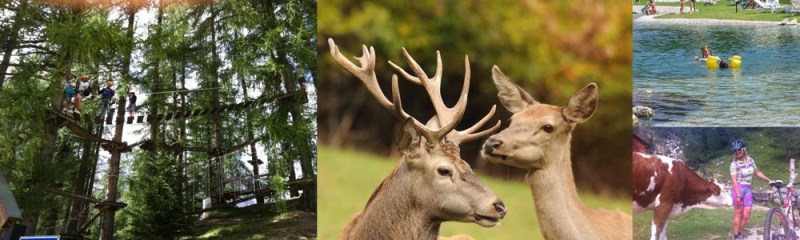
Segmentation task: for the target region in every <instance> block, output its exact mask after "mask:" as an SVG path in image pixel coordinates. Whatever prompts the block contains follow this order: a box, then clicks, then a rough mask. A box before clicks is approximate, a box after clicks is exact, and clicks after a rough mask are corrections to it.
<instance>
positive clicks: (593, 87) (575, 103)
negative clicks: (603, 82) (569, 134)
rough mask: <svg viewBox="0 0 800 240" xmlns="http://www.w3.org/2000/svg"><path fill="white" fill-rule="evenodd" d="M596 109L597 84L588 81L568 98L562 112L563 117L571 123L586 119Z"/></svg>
mask: <svg viewBox="0 0 800 240" xmlns="http://www.w3.org/2000/svg"><path fill="white" fill-rule="evenodd" d="M595 109H597V84H595V83H589V85H586V87H583V89H581V90H580V91H578V92H576V93H575V94H574V95H572V97H571V98H570V99H569V103H568V104H567V107H566V108H564V110H563V111H562V113H563V114H564V118H566V119H567V120H568V121H570V122H573V123H581V122H583V121H586V120H587V119H589V118H590V117H592V114H594V110H595Z"/></svg>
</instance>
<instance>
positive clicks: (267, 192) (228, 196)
mask: <svg viewBox="0 0 800 240" xmlns="http://www.w3.org/2000/svg"><path fill="white" fill-rule="evenodd" d="M316 181H317V180H316V178H303V179H297V180H292V181H288V182H286V184H287V185H288V186H289V187H292V186H295V187H297V186H302V185H307V184H312V183H314V182H316ZM272 194H273V192H272V188H271V187H270V186H269V185H265V186H263V187H261V188H260V189H258V191H256V190H255V189H254V190H247V191H238V192H236V191H233V192H226V193H224V194H223V198H224V201H225V202H226V203H225V204H222V205H217V206H214V207H211V208H206V209H196V210H194V211H190V212H189V213H188V214H200V213H204V212H208V211H213V210H217V209H220V208H225V207H229V206H235V205H236V204H239V203H242V202H246V201H248V200H251V199H254V198H257V197H263V196H271V195H272ZM242 195H248V196H245V197H243V198H237V197H238V196H242ZM210 197H211V198H216V197H218V195H212V196H210ZM228 201H230V202H228Z"/></svg>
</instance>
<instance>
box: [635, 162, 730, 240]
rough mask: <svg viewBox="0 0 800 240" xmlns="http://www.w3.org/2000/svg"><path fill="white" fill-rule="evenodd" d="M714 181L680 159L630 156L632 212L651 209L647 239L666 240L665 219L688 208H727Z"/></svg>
mask: <svg viewBox="0 0 800 240" xmlns="http://www.w3.org/2000/svg"><path fill="white" fill-rule="evenodd" d="M732 203H733V200H732V199H731V195H730V193H729V192H728V191H726V190H725V188H723V187H722V185H720V184H719V183H718V182H717V180H716V179H711V180H705V179H703V178H702V177H700V176H699V175H697V173H695V172H694V171H693V170H692V169H690V168H689V166H686V164H685V163H683V161H681V160H677V159H674V158H670V157H666V156H659V155H650V154H644V153H638V152H634V153H633V212H634V213H638V212H642V211H645V210H649V209H653V210H654V214H653V221H652V225H651V227H650V239H667V218H669V217H673V216H678V215H681V214H683V213H685V212H687V211H689V210H690V209H692V208H697V207H699V208H718V207H725V206H731V205H732Z"/></svg>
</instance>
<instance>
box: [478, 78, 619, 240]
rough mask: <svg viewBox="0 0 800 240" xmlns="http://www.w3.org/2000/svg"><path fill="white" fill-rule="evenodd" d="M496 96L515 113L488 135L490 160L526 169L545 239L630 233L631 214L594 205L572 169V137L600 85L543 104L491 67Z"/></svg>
mask: <svg viewBox="0 0 800 240" xmlns="http://www.w3.org/2000/svg"><path fill="white" fill-rule="evenodd" d="M492 72H493V80H494V81H495V85H496V86H497V88H498V91H499V94H498V98H499V99H500V102H501V103H503V105H504V106H505V107H506V108H507V109H508V110H509V111H511V112H512V113H513V116H512V117H511V125H510V126H509V127H508V128H506V129H504V130H502V131H501V132H499V133H497V134H495V135H493V136H491V137H489V139H487V140H486V142H485V143H484V147H483V151H482V154H483V156H484V157H485V158H487V159H488V160H489V161H491V162H494V163H503V164H507V165H511V166H515V167H519V168H523V169H528V170H529V172H528V174H527V177H526V178H527V180H528V183H529V184H530V186H531V193H532V195H533V199H534V200H535V201H534V205H536V215H537V217H538V218H539V227H540V229H541V231H542V235H544V237H545V238H546V239H631V238H632V228H631V224H632V221H631V216H630V215H627V214H625V213H622V212H619V211H608V210H602V209H593V208H590V207H588V206H586V205H585V204H583V202H582V201H581V200H580V198H579V197H578V193H577V189H576V187H575V180H574V177H573V173H572V159H571V157H570V148H571V146H570V142H571V139H572V130H573V129H574V128H575V126H576V124H578V123H581V122H583V121H586V120H587V119H588V118H589V117H591V116H592V114H593V113H594V110H595V108H596V106H597V85H595V84H593V83H592V84H589V85H587V86H586V87H584V88H583V89H581V90H580V91H578V92H576V93H575V94H574V95H573V96H572V98H570V100H569V103H568V104H567V106H566V107H559V106H554V105H548V104H542V103H539V102H537V101H536V100H534V99H533V97H531V96H530V95H529V94H528V93H527V92H525V91H524V90H523V89H522V88H521V87H519V86H517V85H516V84H514V83H512V82H511V81H510V79H508V77H506V76H505V75H504V74H503V73H502V72H501V71H500V69H499V68H498V67H497V66H495V67H494V68H493V69H492Z"/></svg>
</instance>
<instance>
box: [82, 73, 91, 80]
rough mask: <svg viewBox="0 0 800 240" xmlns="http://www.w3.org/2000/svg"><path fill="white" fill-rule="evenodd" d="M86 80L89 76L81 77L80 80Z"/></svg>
mask: <svg viewBox="0 0 800 240" xmlns="http://www.w3.org/2000/svg"><path fill="white" fill-rule="evenodd" d="M86 79H89V76H88V75H86V74H84V75H81V80H86Z"/></svg>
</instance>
